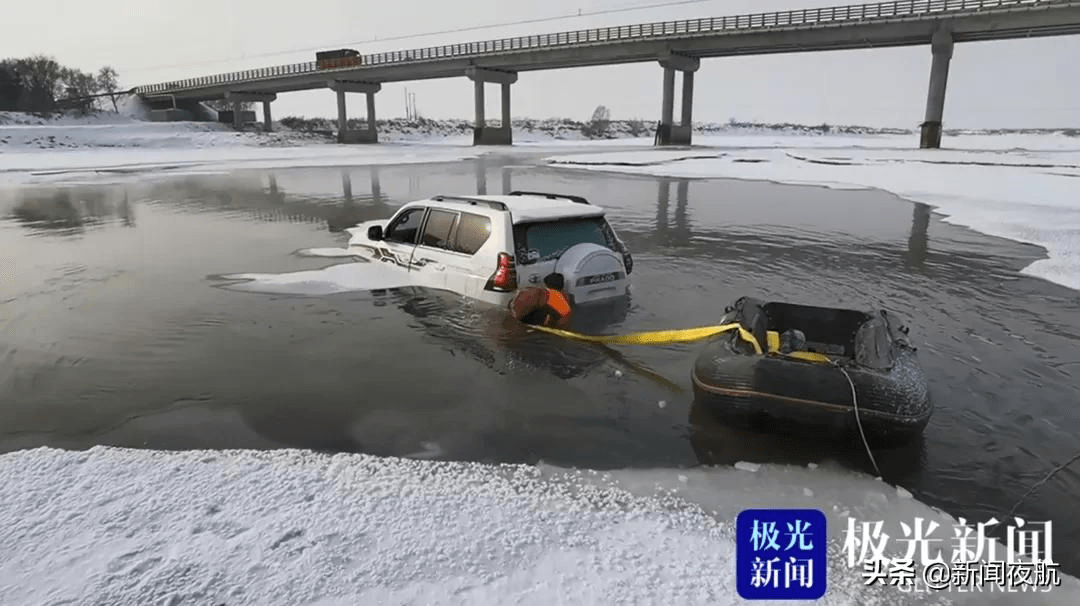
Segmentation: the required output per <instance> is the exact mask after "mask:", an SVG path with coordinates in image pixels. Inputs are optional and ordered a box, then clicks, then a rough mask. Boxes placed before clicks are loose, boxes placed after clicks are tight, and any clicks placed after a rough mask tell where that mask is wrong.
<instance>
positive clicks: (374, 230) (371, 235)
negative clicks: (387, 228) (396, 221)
mask: <svg viewBox="0 0 1080 606" xmlns="http://www.w3.org/2000/svg"><path fill="white" fill-rule="evenodd" d="M367 237H368V240H375V241H379V240H382V238H383V233H382V227H381V226H378V225H372V226H371V227H369V228H368V230H367Z"/></svg>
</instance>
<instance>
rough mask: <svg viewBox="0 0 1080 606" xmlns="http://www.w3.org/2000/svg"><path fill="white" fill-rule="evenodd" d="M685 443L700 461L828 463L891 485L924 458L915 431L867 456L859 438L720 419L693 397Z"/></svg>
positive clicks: (904, 479) (905, 479)
mask: <svg viewBox="0 0 1080 606" xmlns="http://www.w3.org/2000/svg"><path fill="white" fill-rule="evenodd" d="M689 424H690V428H691V432H690V445H691V447H692V448H693V450H694V455H695V456H696V457H697V460H698V461H699V462H700V463H701V464H702V465H721V466H729V465H734V464H735V463H738V462H740V461H746V462H751V463H772V464H782V465H799V466H806V465H807V464H810V463H813V464H818V465H820V464H823V463H829V462H835V463H839V464H840V465H842V466H844V467H847V468H850V469H855V470H858V471H862V472H865V473H867V474H874V475H876V471H875V470H874V466H873V463H874V462H876V463H877V465H878V469H880V471H881V474H882V478H883V479H884V480H885V481H886V482H889V483H892V484H897V485H900V484H905V483H910V482H911V481H912V480H913V478H915V477H916V476H917V475H918V474H919V473H920V472H921V471H922V469H923V466H924V464H925V462H926V443H925V437H924V436H922V435H919V436H917V437H915V438H914V439H913V440H911V441H910V442H907V443H905V444H904V445H902V446H897V447H895V448H887V449H875V450H873V451H872V452H873V454H874V461H873V462H872V461H871V460H870V457H869V455H868V454H867V452H866V447H865V446H864V445H863V443H862V442H861V441H859V439H858V438H856V437H852V439H850V440H840V441H836V440H821V439H817V438H815V437H813V436H797V435H791V434H781V433H775V432H772V431H770V430H769V428H768V427H752V426H750V425H744V424H738V423H732V422H729V421H722V420H720V419H719V418H717V417H716V416H715V415H713V414H712V413H710V412H709V410H708V409H707V407H706V406H705V405H703V404H701V403H700V402H699V401H697V400H696V399H695V400H694V402H693V403H692V404H691V406H690V415H689Z"/></svg>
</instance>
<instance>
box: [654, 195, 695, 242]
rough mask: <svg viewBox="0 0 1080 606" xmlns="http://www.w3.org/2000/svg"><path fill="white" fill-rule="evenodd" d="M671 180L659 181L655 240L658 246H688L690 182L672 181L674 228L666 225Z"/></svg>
mask: <svg viewBox="0 0 1080 606" xmlns="http://www.w3.org/2000/svg"><path fill="white" fill-rule="evenodd" d="M672 182H673V180H672V179H659V180H658V181H657V186H658V188H659V193H658V195H657V198H656V240H657V243H658V244H659V245H660V246H688V245H689V244H690V237H691V233H690V231H691V230H690V223H689V220H688V219H687V206H688V204H689V202H688V200H689V193H688V192H689V190H690V182H689V180H687V179H678V180H674V183H675V226H674V228H671V227H670V226H669V225H668V216H669V215H670V214H671V210H670V200H671V184H672Z"/></svg>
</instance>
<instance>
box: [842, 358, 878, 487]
mask: <svg viewBox="0 0 1080 606" xmlns="http://www.w3.org/2000/svg"><path fill="white" fill-rule="evenodd" d="M833 365H834V366H836V367H837V368H839V369H840V372H842V373H844V378H845V379H847V382H848V385H850V386H851V406H852V408H854V409H855V424H856V425H858V427H859V436H860V437H862V443H863V446H864V447H866V454H868V455H870V462H871V463H873V465H874V472H875V473H877V477H879V478H880V477H882V476H881V469H879V468H878V464H877V461H876V460H875V459H874V453H873V451H871V450H870V443H869V442H867V441H866V434H865V433H864V432H863V428H862V419H860V418H859V397H858V396H857V395H855V382H854V381H852V380H851V375H849V374H848V372H847V369H845V368H844V367H843V366H840V365H839V364H836V363H835V362H834V363H833Z"/></svg>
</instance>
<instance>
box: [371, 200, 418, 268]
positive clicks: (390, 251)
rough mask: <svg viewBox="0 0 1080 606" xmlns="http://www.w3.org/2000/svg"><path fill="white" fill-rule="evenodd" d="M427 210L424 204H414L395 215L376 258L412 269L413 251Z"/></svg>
mask: <svg viewBox="0 0 1080 606" xmlns="http://www.w3.org/2000/svg"><path fill="white" fill-rule="evenodd" d="M427 210H428V209H427V207H424V206H413V207H410V208H406V209H404V210H402V211H401V212H399V213H398V214H397V215H395V216H394V218H393V219H391V220H390V223H389V224H388V225H387V226H386V231H385V232H383V237H382V240H380V241H379V244H378V247H377V249H376V259H377V260H379V261H384V262H387V263H393V264H394V265H397V266H398V267H401V268H402V269H405V270H406V271H408V270H410V269H411V263H412V257H413V251H414V249H415V248H416V241H417V239H418V238H419V235H420V228H421V226H422V225H423V223H424V216H425V215H426V214H427Z"/></svg>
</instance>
